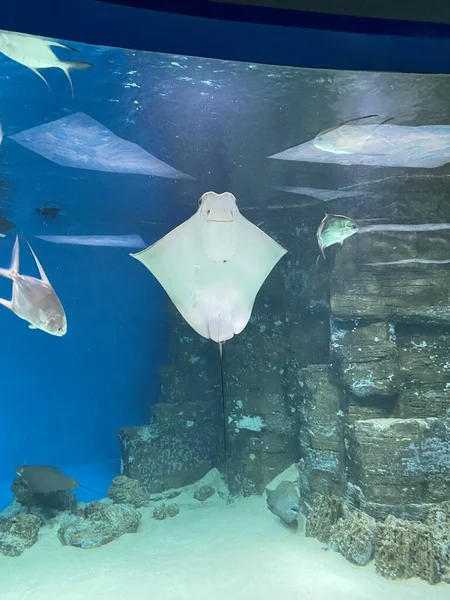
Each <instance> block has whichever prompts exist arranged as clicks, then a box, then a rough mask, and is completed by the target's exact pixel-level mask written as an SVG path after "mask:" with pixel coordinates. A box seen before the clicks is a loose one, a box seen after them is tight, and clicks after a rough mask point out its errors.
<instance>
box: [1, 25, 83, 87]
mask: <svg viewBox="0 0 450 600" xmlns="http://www.w3.org/2000/svg"><path fill="white" fill-rule="evenodd" d="M51 46H55V47H58V48H64V49H65V50H69V51H71V52H78V50H75V48H71V47H70V46H66V45H65V44H61V43H60V42H56V41H54V40H51V39H46V38H42V37H39V36H35V35H27V34H25V33H16V32H12V31H5V30H3V29H0V52H1V53H2V54H4V55H5V56H7V57H8V58H10V59H11V60H14V61H15V62H17V63H19V64H21V65H24V66H25V67H28V68H29V69H30V71H33V73H36V75H37V76H38V77H40V78H41V79H42V80H43V81H44V82H45V83H46V85H47V87H48V88H49V89H51V88H50V86H49V84H48V81H47V80H46V79H45V77H44V76H43V75H42V73H40V72H39V69H51V68H57V69H61V71H64V73H65V75H66V77H67V79H68V80H69V83H70V89H71V91H72V98H73V83H72V78H71V77H70V69H87V68H88V67H92V65H91V64H90V63H87V62H78V61H73V62H64V61H62V60H60V59H59V58H58V57H57V56H56V55H55V54H54V53H53V51H52V49H51Z"/></svg>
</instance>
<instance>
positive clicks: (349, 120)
mask: <svg viewBox="0 0 450 600" xmlns="http://www.w3.org/2000/svg"><path fill="white" fill-rule="evenodd" d="M378 116H379V115H366V116H365V117H355V118H354V119H348V121H344V122H343V123H339V124H338V125H333V127H329V128H328V129H324V130H323V131H321V132H320V133H318V134H317V136H316V137H319V135H325V134H326V133H330V132H331V131H335V130H336V129H339V128H340V127H343V126H344V125H348V124H349V123H354V122H356V121H362V120H363V119H371V118H373V117H378ZM392 118H393V117H392Z"/></svg>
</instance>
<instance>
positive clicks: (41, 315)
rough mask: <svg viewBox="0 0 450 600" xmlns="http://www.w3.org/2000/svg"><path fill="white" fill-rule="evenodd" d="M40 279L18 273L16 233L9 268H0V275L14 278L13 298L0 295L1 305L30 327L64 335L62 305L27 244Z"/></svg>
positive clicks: (65, 320)
mask: <svg viewBox="0 0 450 600" xmlns="http://www.w3.org/2000/svg"><path fill="white" fill-rule="evenodd" d="M28 246H29V248H30V250H31V253H32V255H33V258H34V260H35V262H36V266H37V268H38V270H39V275H40V276H41V278H40V279H37V278H35V277H30V276H29V275H21V274H20V273H19V236H16V241H15V243H14V248H13V251H12V258H11V266H10V268H9V269H0V276H1V277H7V278H8V279H12V281H13V289H12V299H11V300H5V299H4V298H0V304H2V305H3V306H6V308H9V310H11V311H12V312H13V313H14V314H15V315H17V316H18V317H20V318H21V319H24V321H27V322H28V323H29V324H30V325H29V328H30V329H41V330H42V331H45V332H46V333H49V334H50V335H56V336H59V337H60V336H63V335H65V334H66V333H67V319H66V314H65V312H64V309H63V307H62V304H61V302H60V300H59V298H58V296H57V295H56V293H55V290H54V289H53V287H52V285H51V283H50V281H49V280H48V277H47V275H46V274H45V271H44V269H43V267H42V265H41V263H40V262H39V260H38V257H37V256H36V254H35V253H34V251H33V248H32V247H31V246H30V244H28Z"/></svg>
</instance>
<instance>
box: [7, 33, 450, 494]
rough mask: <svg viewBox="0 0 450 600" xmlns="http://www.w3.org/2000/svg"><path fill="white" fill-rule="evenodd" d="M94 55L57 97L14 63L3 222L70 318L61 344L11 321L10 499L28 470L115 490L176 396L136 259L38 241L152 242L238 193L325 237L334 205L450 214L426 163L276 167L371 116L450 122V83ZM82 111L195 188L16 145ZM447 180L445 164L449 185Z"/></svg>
mask: <svg viewBox="0 0 450 600" xmlns="http://www.w3.org/2000/svg"><path fill="white" fill-rule="evenodd" d="M77 48H78V49H79V50H81V53H82V60H86V61H88V62H90V63H92V64H93V65H94V67H93V68H92V69H89V70H86V71H83V72H73V81H74V87H75V98H74V100H72V99H71V97H70V88H69V85H68V82H67V80H66V79H65V76H64V74H63V73H62V72H61V71H59V70H52V71H46V72H45V75H46V77H47V79H48V81H49V84H50V86H51V87H52V89H53V92H50V91H49V90H48V88H47V87H46V86H45V85H44V83H43V82H42V81H40V80H39V79H38V77H37V76H36V75H34V74H33V73H31V72H30V71H29V70H28V69H26V68H25V67H23V66H21V65H18V64H16V63H14V62H12V61H10V60H9V59H7V58H6V57H3V56H0V82H1V86H2V94H1V95H0V120H1V122H2V125H3V129H4V135H5V138H4V140H3V144H2V146H1V148H0V156H1V170H0V177H1V181H2V185H1V191H0V194H1V195H0V211H1V213H0V214H1V216H3V217H5V218H7V219H9V220H11V221H13V222H14V223H15V224H16V225H17V227H18V229H19V231H20V233H21V234H22V235H23V236H24V237H26V238H27V239H28V240H29V241H30V242H31V243H32V245H33V248H34V249H35V251H36V253H37V255H38V257H39V259H40V260H41V262H42V264H43V265H44V268H45V269H46V271H47V274H48V276H49V278H50V281H51V282H52V284H53V286H54V287H55V289H56V291H57V293H58V295H59V297H60V298H61V300H62V302H63V305H64V307H65V309H66V313H67V317H68V323H69V330H68V334H67V335H66V336H65V337H64V338H62V339H58V338H53V337H51V336H48V335H45V334H44V333H42V332H40V331H30V330H29V329H28V328H27V324H26V323H25V322H24V321H21V320H20V319H18V318H17V317H15V316H14V315H12V314H11V313H9V312H8V311H7V310H6V309H3V308H2V310H1V311H0V321H1V327H2V331H3V344H2V346H1V349H0V362H1V364H2V372H3V374H4V375H3V379H2V397H3V401H2V411H1V436H0V480H4V481H5V484H4V486H3V490H4V491H5V493H7V491H8V485H9V482H10V480H11V479H12V477H13V475H14V468H15V467H16V466H18V465H19V464H22V463H42V464H53V465H55V466H58V467H60V468H67V467H69V468H70V469H72V471H71V472H72V473H73V474H75V476H77V475H78V477H79V479H82V482H83V483H85V484H86V485H90V486H91V487H94V488H95V487H97V488H103V487H104V486H105V485H106V482H107V480H108V478H110V477H111V476H112V475H114V474H116V473H117V472H118V467H119V463H118V442H117V435H116V434H117V429H118V428H119V427H121V426H127V425H128V426H130V425H137V424H144V423H146V422H148V418H149V407H150V405H151V404H152V403H154V402H156V401H157V400H158V396H159V379H158V365H160V364H164V362H165V361H166V360H167V323H166V320H165V310H166V309H165V294H164V292H163V291H162V289H161V288H160V286H159V285H158V284H157V283H156V281H155V280H154V279H153V277H152V276H151V274H150V273H149V272H148V271H146V270H145V269H144V268H143V266H142V265H140V264H139V263H138V262H137V261H134V260H133V259H131V258H130V257H129V256H128V253H129V251H131V250H127V249H120V248H89V247H77V246H63V245H54V244H49V243H46V242H44V241H41V240H38V239H35V238H34V236H36V235H65V234H67V235H98V234H103V235H123V234H139V235H141V236H142V238H143V239H144V241H145V243H146V244H151V243H153V242H154V241H156V240H157V239H159V238H160V237H162V236H163V235H164V234H165V233H167V232H168V231H169V230H170V229H172V228H173V227H175V226H177V225H178V224H179V223H181V222H182V221H184V220H185V219H186V218H188V217H189V216H191V215H192V214H193V212H194V211H195V210H196V207H197V202H198V198H199V197H200V196H201V194H203V193H204V192H205V191H208V190H214V191H216V192H218V193H219V192H223V191H231V192H232V193H233V194H235V196H236V197H237V200H238V205H239V208H240V209H241V210H242V212H243V214H244V215H245V216H246V217H247V218H249V219H252V215H255V214H256V213H255V212H254V211H255V209H262V211H263V213H264V212H265V211H267V215H270V214H271V212H272V211H273V210H274V209H273V207H274V206H277V207H278V208H277V209H276V210H280V211H288V212H289V214H290V215H291V217H290V218H291V222H292V227H295V228H301V229H302V230H303V231H304V235H309V236H314V235H315V231H316V228H317V225H318V223H319V222H320V220H321V218H322V217H323V214H324V211H325V210H327V211H328V212H341V213H342V212H344V214H348V215H349V216H352V217H354V218H357V219H371V220H377V219H384V220H387V221H389V220H390V219H391V220H392V219H393V218H396V219H397V220H398V219H400V220H401V221H402V222H405V221H406V222H420V220H422V221H423V215H420V214H410V213H409V212H408V207H409V204H408V198H409V195H410V194H412V193H417V191H418V190H420V192H421V193H424V194H428V193H429V194H430V198H431V196H432V197H433V202H434V203H435V205H436V203H437V204H438V205H439V206H440V204H439V203H441V204H442V210H441V211H440V212H439V210H438V211H437V213H436V214H439V215H441V216H442V218H444V217H445V216H446V215H447V213H448V202H447V199H446V198H447V187H446V186H447V185H448V184H447V181H446V179H445V178H442V179H432V178H430V177H428V175H429V174H430V171H429V170H421V169H414V170H413V174H414V176H417V175H424V177H420V178H415V179H410V178H409V176H410V175H411V174H412V170H408V169H392V168H391V169H387V168H377V167H364V166H352V167H344V166H341V165H332V164H316V163H299V162H284V161H278V160H271V159H268V158H267V157H268V156H270V155H272V154H274V153H276V152H280V151H282V150H284V149H286V148H289V147H291V146H295V145H297V144H300V143H302V142H305V141H307V140H309V139H311V138H312V137H314V136H315V135H316V134H317V133H318V132H319V131H320V130H322V129H324V128H327V127H330V126H332V125H334V124H336V123H339V122H342V121H344V120H346V119H349V118H352V117H354V116H362V115H364V114H373V113H377V114H384V115H386V116H394V117H396V122H397V123H398V124H407V125H425V124H427V125H430V124H439V125H445V124H449V123H450V111H449V110H448V97H449V92H450V80H449V79H448V77H445V76H432V75H407V74H393V73H391V74H388V73H384V74H380V73H365V72H360V73H356V72H337V71H335V72H333V71H326V70H308V69H298V68H286V67H274V66H266V65H256V64H246V63H237V62H227V61H220V60H212V59H201V58H189V57H180V56H169V55H162V54H152V53H144V52H135V51H126V50H121V49H112V48H102V47H90V46H84V45H81V44H78V45H77ZM58 53H59V52H58ZM60 56H64V58H71V56H70V57H67V55H64V53H63V52H61V53H60ZM77 111H82V112H84V113H86V114H88V115H89V116H91V117H93V118H94V119H96V120H98V121H99V122H100V123H102V124H103V125H104V126H105V127H107V128H108V129H110V130H111V131H113V132H114V133H115V134H117V135H119V136H121V137H123V138H124V139H127V140H130V141H133V142H135V143H137V144H139V145H140V146H142V147H143V148H145V149H146V150H147V151H148V152H150V153H152V154H154V155H155V156H157V157H158V158H159V159H161V160H164V161H166V162H167V163H169V164H170V165H171V166H173V167H175V168H176V169H179V170H180V171H182V172H184V173H187V174H189V175H191V176H192V177H193V178H194V179H193V180H187V179H181V180H172V179H162V178H158V177H148V176H143V175H130V174H118V173H99V172H94V171H89V170H82V169H74V168H70V167H62V166H59V165H56V164H54V163H52V162H50V161H48V160H47V159H45V158H43V157H40V156H39V155H37V154H35V153H33V152H31V151H29V150H27V149H26V148H23V147H21V146H20V145H18V144H17V143H16V142H14V141H13V140H11V139H9V138H8V136H10V135H13V134H15V133H18V132H20V131H23V130H26V129H28V128H31V127H34V126H37V125H39V124H42V123H46V122H51V121H53V120H55V119H58V118H60V117H62V116H65V115H68V114H71V113H74V112H77ZM446 172H447V171H446V167H442V168H441V169H435V170H433V175H443V174H444V175H445V174H446ZM397 176H400V177H398V178H397V179H392V177H397ZM386 178H389V179H388V180H386V181H379V180H383V179H386ZM370 182H374V183H370ZM356 183H360V184H363V186H362V187H363V190H364V193H363V194H362V195H361V196H360V197H358V198H350V199H345V200H337V201H334V202H333V203H327V204H325V203H323V202H321V201H317V200H314V199H312V198H311V197H308V196H301V195H298V194H289V193H285V192H280V191H279V190H277V189H276V187H277V186H303V187H311V188H313V187H318V188H330V189H338V188H342V187H345V186H352V185H354V184H356ZM44 206H57V207H58V208H60V209H61V210H60V212H59V214H58V215H57V216H56V218H55V219H49V218H44V217H43V216H42V214H38V213H37V212H36V208H40V207H44ZM425 212H426V211H425ZM257 214H259V215H261V211H260V210H258V211H257ZM255 222H256V223H257V221H255ZM14 235H15V232H14V231H11V232H9V233H8V235H7V238H6V239H3V240H0V264H1V266H5V267H6V266H8V265H9V262H10V253H11V248H12V244H13V240H14ZM275 237H276V234H275ZM21 271H22V272H23V273H25V274H35V271H34V266H33V263H32V259H31V258H30V256H29V253H25V252H23V259H22V261H21ZM10 290H11V283H10V282H9V281H8V280H3V279H2V280H0V294H1V295H2V297H4V298H8V299H9V298H10V294H11V291H10ZM95 465H97V466H95ZM100 491H102V490H100Z"/></svg>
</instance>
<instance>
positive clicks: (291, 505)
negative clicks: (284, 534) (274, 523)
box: [266, 481, 300, 525]
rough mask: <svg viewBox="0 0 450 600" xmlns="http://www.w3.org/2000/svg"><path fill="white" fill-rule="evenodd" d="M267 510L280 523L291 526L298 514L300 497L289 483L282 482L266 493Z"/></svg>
mask: <svg viewBox="0 0 450 600" xmlns="http://www.w3.org/2000/svg"><path fill="white" fill-rule="evenodd" d="M266 502H267V508H268V509H269V510H270V512H272V513H273V514H274V515H276V516H277V517H279V518H280V519H281V520H282V521H284V522H285V523H287V524H288V525H291V524H292V523H294V522H296V521H297V519H298V515H299V512H300V496H299V494H298V492H297V488H296V487H295V485H294V484H293V483H292V482H291V481H282V482H281V483H279V484H278V486H277V487H276V488H275V489H274V490H270V491H268V492H267V498H266Z"/></svg>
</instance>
